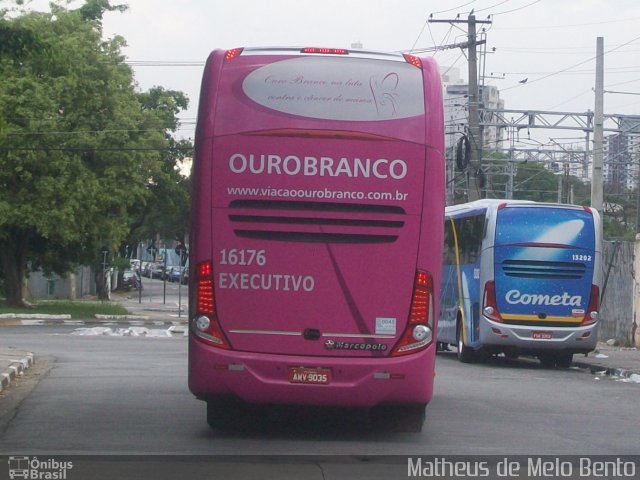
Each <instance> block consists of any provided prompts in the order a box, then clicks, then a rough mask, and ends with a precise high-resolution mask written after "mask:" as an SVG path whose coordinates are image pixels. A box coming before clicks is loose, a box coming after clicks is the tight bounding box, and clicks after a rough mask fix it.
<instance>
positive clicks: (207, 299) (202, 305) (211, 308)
mask: <svg viewBox="0 0 640 480" xmlns="http://www.w3.org/2000/svg"><path fill="white" fill-rule="evenodd" d="M196 288H197V289H198V296H197V298H198V305H197V311H198V313H201V314H205V315H215V313H216V309H215V305H214V303H213V281H212V280H198V283H197V287H196Z"/></svg>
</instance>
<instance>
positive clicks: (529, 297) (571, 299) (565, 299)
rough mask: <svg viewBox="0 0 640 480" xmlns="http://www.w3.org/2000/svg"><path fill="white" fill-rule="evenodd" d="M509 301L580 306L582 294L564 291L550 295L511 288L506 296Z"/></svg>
mask: <svg viewBox="0 0 640 480" xmlns="http://www.w3.org/2000/svg"><path fill="white" fill-rule="evenodd" d="M505 300H506V301H507V303H510V304H511V305H545V306H564V307H579V306H580V305H581V304H582V296H581V295H571V294H570V293H568V292H563V293H562V295H549V294H541V293H522V292H521V291H520V290H516V289H513V290H509V291H508V292H507V295H506V296H505Z"/></svg>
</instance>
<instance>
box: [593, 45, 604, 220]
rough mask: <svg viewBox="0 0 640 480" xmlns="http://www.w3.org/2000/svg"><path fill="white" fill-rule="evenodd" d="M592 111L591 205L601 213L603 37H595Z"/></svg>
mask: <svg viewBox="0 0 640 480" xmlns="http://www.w3.org/2000/svg"><path fill="white" fill-rule="evenodd" d="M595 97H596V98H595V109H594V111H593V169H592V173H591V206H592V207H593V208H595V209H596V210H598V212H599V213H600V214H602V205H603V192H602V182H603V173H602V170H603V164H604V151H603V149H604V38H603V37H598V38H597V39H596V89H595Z"/></svg>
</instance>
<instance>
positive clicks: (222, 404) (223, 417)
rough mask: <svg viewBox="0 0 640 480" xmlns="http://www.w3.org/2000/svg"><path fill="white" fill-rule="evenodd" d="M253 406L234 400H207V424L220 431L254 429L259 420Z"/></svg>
mask: <svg viewBox="0 0 640 480" xmlns="http://www.w3.org/2000/svg"><path fill="white" fill-rule="evenodd" d="M252 407H253V406H252V405H247V404H245V403H243V402H241V401H239V400H235V399H232V398H213V399H209V400H207V423H208V424H209V426H210V427H211V428H216V429H219V430H240V431H247V430H250V429H253V428H255V427H256V426H257V424H258V418H257V415H256V414H255V411H254V409H253V408H252Z"/></svg>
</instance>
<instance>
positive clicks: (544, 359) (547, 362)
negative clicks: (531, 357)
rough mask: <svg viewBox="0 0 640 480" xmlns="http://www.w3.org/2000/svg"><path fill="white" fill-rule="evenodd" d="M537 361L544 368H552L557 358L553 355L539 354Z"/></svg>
mask: <svg viewBox="0 0 640 480" xmlns="http://www.w3.org/2000/svg"><path fill="white" fill-rule="evenodd" d="M538 359H539V360H540V363H541V364H542V366H543V367H544V368H554V367H555V366H556V362H557V356H556V354H555V353H541V354H540V355H538Z"/></svg>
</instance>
